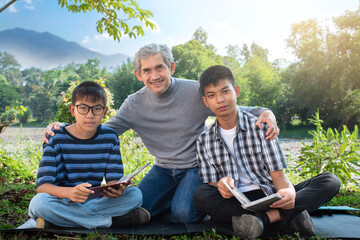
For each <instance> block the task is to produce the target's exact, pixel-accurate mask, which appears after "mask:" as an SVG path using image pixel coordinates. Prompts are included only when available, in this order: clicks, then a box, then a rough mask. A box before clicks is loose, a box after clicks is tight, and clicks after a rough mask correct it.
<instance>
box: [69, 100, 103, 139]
mask: <svg viewBox="0 0 360 240" xmlns="http://www.w3.org/2000/svg"><path fill="white" fill-rule="evenodd" d="M89 107H92V108H91V109H89ZM87 110H88V112H87V113H85V112H86V111H87ZM102 110H103V111H102ZM70 111H71V115H72V116H74V117H75V119H76V123H75V125H76V132H77V133H79V134H81V135H87V136H90V137H91V136H93V135H94V134H95V132H96V129H97V127H98V126H99V124H100V123H101V120H102V119H103V117H105V115H106V113H107V111H108V107H106V106H104V102H103V101H102V100H99V101H96V102H91V101H89V100H87V99H86V98H83V99H80V100H77V101H76V103H75V105H70ZM94 113H95V114H94ZM80 138H81V137H80Z"/></svg>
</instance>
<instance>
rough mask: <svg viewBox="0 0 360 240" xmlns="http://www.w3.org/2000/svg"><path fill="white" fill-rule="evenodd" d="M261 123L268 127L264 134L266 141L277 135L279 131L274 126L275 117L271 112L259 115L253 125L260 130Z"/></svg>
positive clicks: (275, 125) (266, 111) (267, 111)
mask: <svg viewBox="0 0 360 240" xmlns="http://www.w3.org/2000/svg"><path fill="white" fill-rule="evenodd" d="M261 123H266V125H267V126H268V127H269V129H268V130H267V132H266V140H273V139H275V138H276V137H277V136H278V135H279V133H280V129H279V128H278V126H277V124H276V118H275V115H274V114H273V113H272V112H271V111H269V110H265V111H263V112H262V113H261V114H260V116H259V117H258V120H257V121H256V123H255V125H256V126H257V127H258V128H260V129H261Z"/></svg>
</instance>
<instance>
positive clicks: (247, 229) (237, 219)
mask: <svg viewBox="0 0 360 240" xmlns="http://www.w3.org/2000/svg"><path fill="white" fill-rule="evenodd" d="M232 226H233V230H234V233H235V235H236V236H240V237H242V238H247V239H255V238H257V237H259V236H261V235H262V234H263V232H264V224H263V222H262V221H261V219H260V218H258V217H257V216H254V215H250V214H243V215H241V216H233V217H232Z"/></svg>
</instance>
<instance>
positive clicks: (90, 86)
mask: <svg viewBox="0 0 360 240" xmlns="http://www.w3.org/2000/svg"><path fill="white" fill-rule="evenodd" d="M80 99H86V100H88V101H90V102H92V103H94V102H97V101H99V100H102V101H103V102H104V106H106V104H107V98H106V92H105V90H104V88H103V87H102V86H101V85H100V84H98V83H97V82H92V81H85V82H82V83H80V84H79V85H78V86H76V87H75V89H74V91H73V92H72V96H71V103H72V104H73V105H75V103H76V101H78V100H80Z"/></svg>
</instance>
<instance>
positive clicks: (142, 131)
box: [103, 78, 264, 169]
mask: <svg viewBox="0 0 360 240" xmlns="http://www.w3.org/2000/svg"><path fill="white" fill-rule="evenodd" d="M198 89H199V82H197V81H192V80H183V79H176V78H172V83H171V86H170V88H169V89H168V90H167V91H166V92H164V93H163V94H161V95H156V94H155V93H153V92H151V91H150V90H149V89H148V88H146V87H143V88H142V89H140V90H139V91H137V92H136V93H134V94H131V95H129V96H128V97H127V99H126V100H125V101H124V103H123V104H122V105H121V107H120V109H119V110H118V111H117V113H116V115H115V116H113V117H112V118H111V120H110V121H108V122H106V123H104V124H103V125H105V126H107V127H111V128H112V129H114V130H115V131H116V133H117V134H118V135H121V134H123V133H124V132H126V131H127V130H128V129H130V128H131V129H134V130H135V131H136V132H137V133H138V134H139V135H140V137H141V139H142V141H143V143H144V144H145V146H146V147H147V149H148V150H149V152H150V153H151V154H152V155H154V156H155V164H156V165H157V166H160V167H163V168H168V169H188V168H193V167H197V166H198V163H197V160H196V144H195V143H196V139H197V137H198V136H199V135H200V133H201V132H202V131H203V130H204V129H205V120H206V118H207V117H208V116H213V115H214V114H213V113H212V112H211V111H210V110H209V109H208V108H207V107H206V106H205V104H204V103H203V101H202V99H201V96H200V94H199V92H198ZM244 110H245V111H246V110H247V111H251V113H253V114H254V115H256V116H259V115H260V114H261V112H262V111H263V110H264V109H263V108H244Z"/></svg>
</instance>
